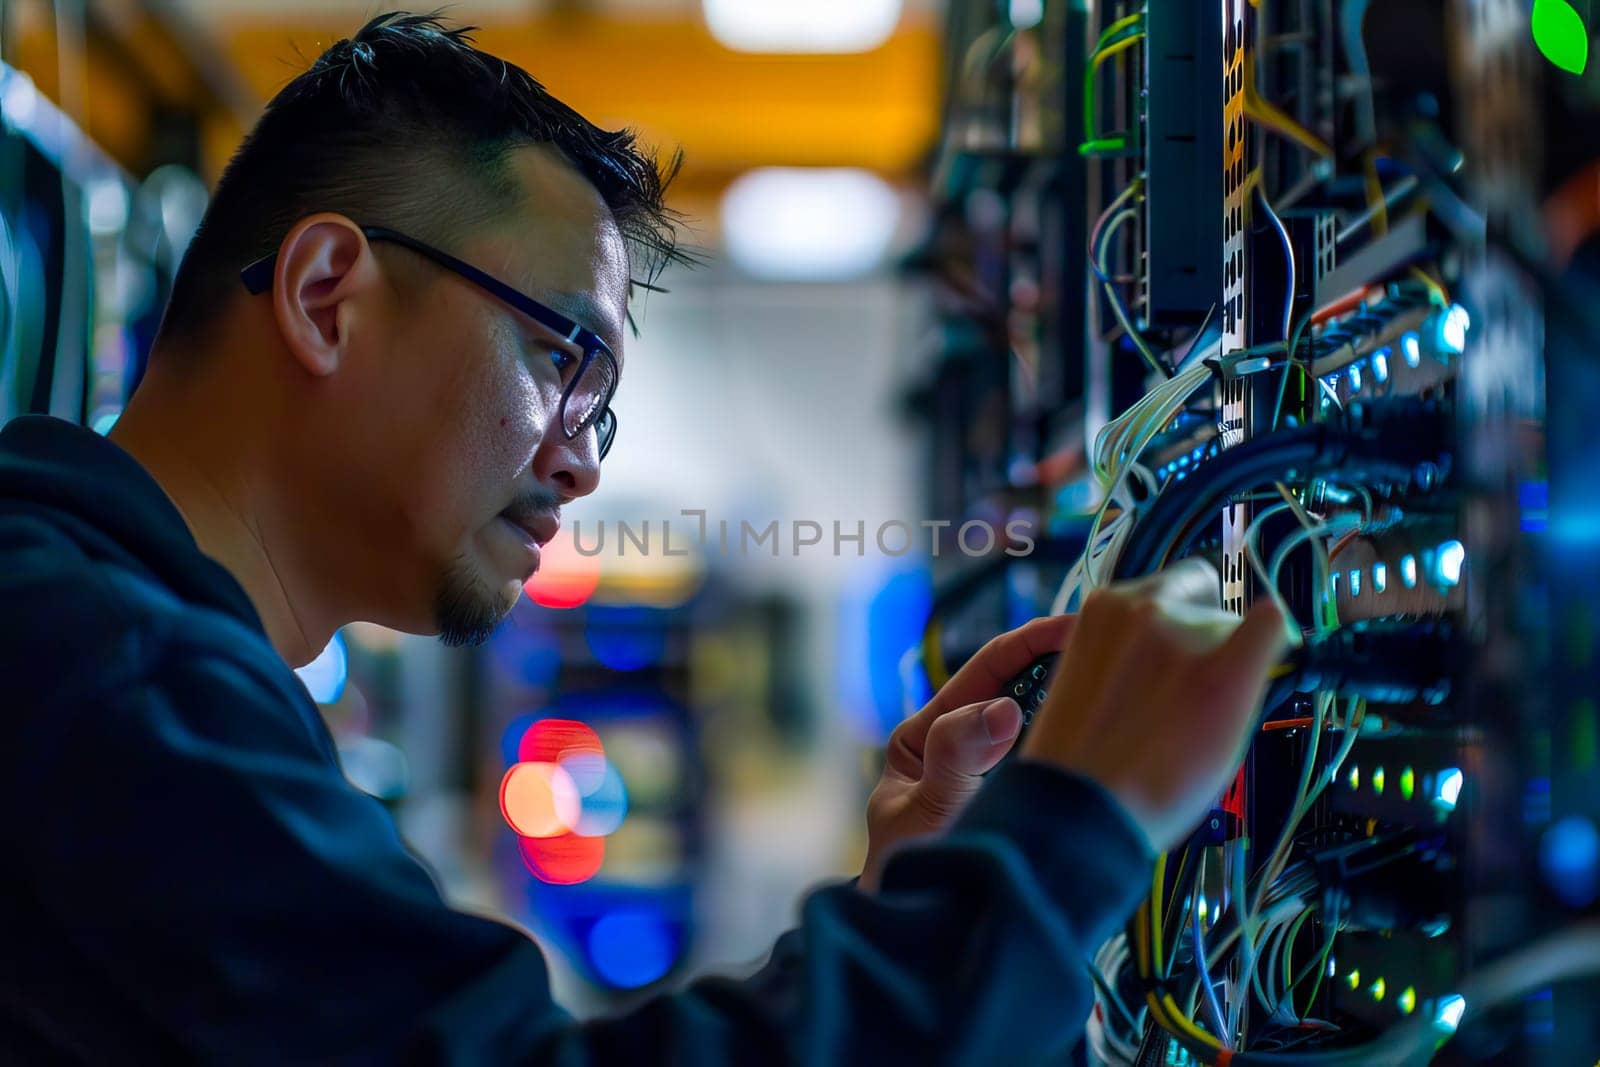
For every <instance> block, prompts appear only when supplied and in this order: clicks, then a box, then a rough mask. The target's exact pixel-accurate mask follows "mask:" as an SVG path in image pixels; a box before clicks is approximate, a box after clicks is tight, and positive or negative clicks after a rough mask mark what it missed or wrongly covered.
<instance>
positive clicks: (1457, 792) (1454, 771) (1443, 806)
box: [1433, 767, 1466, 811]
mask: <svg viewBox="0 0 1600 1067" xmlns="http://www.w3.org/2000/svg"><path fill="white" fill-rule="evenodd" d="M1465 784H1466V778H1465V777H1464V776H1463V775H1462V773H1461V770H1460V769H1459V768H1457V767H1446V768H1445V769H1444V770H1442V771H1440V772H1439V781H1438V785H1436V786H1435V787H1434V790H1433V803H1434V806H1435V807H1437V808H1439V809H1440V810H1442V811H1454V810H1455V809H1456V803H1457V802H1458V801H1459V800H1460V799H1461V787H1462V786H1463V785H1465Z"/></svg>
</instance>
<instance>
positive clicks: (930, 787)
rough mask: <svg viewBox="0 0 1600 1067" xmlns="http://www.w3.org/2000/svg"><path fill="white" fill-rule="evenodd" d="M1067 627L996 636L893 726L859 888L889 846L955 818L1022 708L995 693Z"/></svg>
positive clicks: (1000, 752)
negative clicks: (937, 689)
mask: <svg viewBox="0 0 1600 1067" xmlns="http://www.w3.org/2000/svg"><path fill="white" fill-rule="evenodd" d="M1074 622H1075V617H1074V616H1071V615H1058V616H1054V617H1052V618H1044V619H1034V620H1033V621H1032V622H1030V623H1028V624H1027V625H1026V626H1022V627H1019V628H1018V629H1015V630H1012V631H1011V632H1010V633H1005V634H1001V635H1000V636H999V637H996V638H995V639H994V640H993V641H990V642H989V643H988V644H986V645H984V646H983V648H982V649H981V650H980V651H979V652H978V654H977V655H976V656H973V657H972V659H970V660H968V661H967V662H966V664H964V665H963V666H962V668H961V669H960V670H959V671H957V672H956V674H955V677H953V678H951V679H950V681H949V682H947V683H946V684H945V685H944V687H943V688H942V689H940V690H939V692H938V693H937V694H935V695H934V698H933V699H932V700H930V701H929V702H928V704H927V706H926V707H924V708H923V709H922V710H921V711H919V712H917V713H916V714H915V715H913V716H912V717H911V718H909V719H907V720H906V721H905V722H903V723H901V724H900V725H899V726H898V727H896V729H895V731H894V733H893V734H891V735H890V736H889V748H888V753H887V762H886V764H885V766H884V769H883V777H882V778H881V779H880V780H879V782H878V787H877V788H876V789H874V790H873V791H872V796H871V798H869V799H868V800H867V862H866V865H865V867H864V868H863V869H862V872H861V880H860V883H859V884H860V887H861V888H862V889H865V890H868V891H871V890H874V889H876V888H877V886H878V878H879V876H880V875H882V873H883V865H884V863H885V862H886V861H887V860H888V857H889V853H890V852H891V851H892V850H893V848H894V847H895V846H896V845H898V844H900V843H901V842H902V841H906V840H908V839H910V838H914V837H921V836H924V835H926V834H931V833H936V832H938V831H940V830H943V829H945V828H946V827H947V826H949V824H950V823H951V822H952V821H953V820H954V819H955V817H956V816H957V815H959V814H960V813H961V809H962V808H964V807H965V806H966V803H967V801H968V800H970V799H971V798H972V795H973V794H974V793H976V792H977V791H978V787H979V786H980V785H982V784H983V775H984V773H985V772H986V771H988V770H990V769H991V768H992V767H994V765H995V764H996V763H999V762H1000V760H1001V759H1002V758H1003V757H1004V756H1005V754H1006V753H1007V752H1008V751H1010V749H1011V746H1012V744H1013V742H1015V741H1016V738H1017V734H1018V733H1019V732H1020V731H1021V729H1022V710H1021V709H1020V708H1018V707H1017V703H1016V701H1014V700H1012V699H1010V698H1009V697H1001V696H1000V693H1001V690H1002V688H1003V687H1004V686H1005V684H1006V683H1007V682H1009V681H1010V680H1011V679H1012V678H1013V677H1014V676H1015V675H1017V674H1018V673H1019V672H1020V671H1021V670H1022V669H1023V668H1024V667H1026V666H1027V665H1028V664H1029V663H1031V662H1032V661H1033V660H1034V659H1036V658H1037V657H1039V656H1042V655H1044V654H1045V653H1046V652H1054V651H1056V650H1057V649H1059V648H1060V647H1061V646H1062V644H1063V643H1065V642H1066V640H1067V637H1068V635H1069V634H1071V633H1072V630H1073V623H1074Z"/></svg>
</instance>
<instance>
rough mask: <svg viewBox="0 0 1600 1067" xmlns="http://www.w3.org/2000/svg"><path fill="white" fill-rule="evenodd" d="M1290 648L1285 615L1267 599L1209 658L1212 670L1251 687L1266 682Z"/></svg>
mask: <svg viewBox="0 0 1600 1067" xmlns="http://www.w3.org/2000/svg"><path fill="white" fill-rule="evenodd" d="M1288 647H1289V634H1288V631H1287V630H1286V629H1285V628H1284V618H1283V613H1282V612H1281V611H1279V610H1278V606H1277V605H1276V604H1274V603H1273V602H1272V601H1271V600H1270V599H1268V598H1266V597H1263V598H1262V599H1260V600H1258V601H1256V603H1255V605H1254V606H1253V607H1251V609H1250V610H1249V611H1248V612H1247V613H1246V614H1245V617H1244V621H1243V622H1241V623H1240V624H1239V625H1238V627H1237V628H1236V629H1235V630H1234V631H1233V633H1231V634H1229V635H1228V639H1227V640H1226V641H1224V642H1223V643H1222V646H1221V647H1220V648H1218V649H1217V650H1216V651H1215V652H1214V653H1212V654H1211V656H1210V657H1209V660H1210V667H1211V670H1213V671H1217V672H1222V673H1225V674H1228V675H1231V676H1233V677H1235V678H1238V679H1241V680H1243V681H1245V682H1248V683H1256V682H1260V683H1262V684H1263V685H1264V684H1265V682H1266V678H1267V672H1268V671H1270V670H1272V668H1273V667H1275V666H1277V664H1278V661H1279V660H1281V659H1282V658H1283V654H1284V653H1285V652H1286V651H1287V650H1288Z"/></svg>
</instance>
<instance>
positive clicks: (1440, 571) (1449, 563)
mask: <svg viewBox="0 0 1600 1067" xmlns="http://www.w3.org/2000/svg"><path fill="white" fill-rule="evenodd" d="M1466 561H1467V550H1466V548H1464V547H1463V546H1462V544H1461V542H1460V541H1446V542H1445V543H1444V544H1442V545H1440V546H1439V547H1438V549H1436V550H1435V551H1434V554H1433V577H1434V580H1435V581H1437V582H1438V583H1439V584H1440V585H1442V586H1444V587H1445V588H1446V589H1448V588H1451V587H1452V586H1457V585H1460V584H1461V567H1462V565H1463V564H1465V563H1466Z"/></svg>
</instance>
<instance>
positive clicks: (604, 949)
mask: <svg viewBox="0 0 1600 1067" xmlns="http://www.w3.org/2000/svg"><path fill="white" fill-rule="evenodd" d="M676 941H677V938H675V937H674V936H673V934H672V931H671V930H669V929H668V928H667V923H666V921H665V920H664V919H663V917H662V916H661V915H660V914H659V913H657V912H654V911H642V910H627V911H614V912H612V913H611V914H609V915H606V916H603V917H601V919H600V920H599V921H598V922H596V923H595V924H594V926H592V927H590V929H589V937H588V949H589V962H590V963H592V964H593V965H594V969H595V973H597V974H598V975H599V976H600V978H601V979H602V980H603V981H605V982H606V983H607V984H609V985H612V986H615V987H616V988H618V989H638V988H639V987H640V986H646V985H649V984H650V983H651V982H654V981H655V980H656V979H658V978H660V977H662V976H663V975H665V974H666V973H667V972H668V971H669V970H671V969H672V964H673V961H674V959H675V958H676V956H677V945H676Z"/></svg>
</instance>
